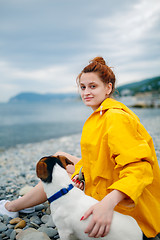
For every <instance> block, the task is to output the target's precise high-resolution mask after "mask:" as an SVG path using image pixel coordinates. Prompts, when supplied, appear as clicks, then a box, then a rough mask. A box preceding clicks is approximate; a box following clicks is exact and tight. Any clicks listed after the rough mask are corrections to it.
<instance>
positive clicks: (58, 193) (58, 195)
mask: <svg viewBox="0 0 160 240" xmlns="http://www.w3.org/2000/svg"><path fill="white" fill-rule="evenodd" d="M73 187H74V186H73V185H72V184H69V186H68V188H62V189H61V190H60V191H58V192H56V193H55V194H53V195H52V196H51V197H49V198H48V202H49V203H51V202H53V201H55V200H56V199H58V198H60V197H62V196H63V195H65V194H67V193H68V192H69V191H70V190H71V189H72V188H73Z"/></svg>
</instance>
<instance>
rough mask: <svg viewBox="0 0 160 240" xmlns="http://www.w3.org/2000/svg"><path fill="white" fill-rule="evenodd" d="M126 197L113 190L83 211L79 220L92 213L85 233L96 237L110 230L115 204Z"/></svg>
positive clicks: (104, 234)
mask: <svg viewBox="0 0 160 240" xmlns="http://www.w3.org/2000/svg"><path fill="white" fill-rule="evenodd" d="M126 197H127V196H126V194H124V193H122V192H120V191H118V190H113V191H112V192H110V193H109V194H108V195H107V196H105V197H104V198H103V199H102V200H101V201H100V202H98V203H97V204H95V205H94V206H92V207H91V208H90V209H89V210H88V211H87V212H85V214H84V216H83V217H82V218H81V220H85V219H86V218H88V217H89V216H90V215H92V218H91V221H90V223H89V225H88V226H87V228H86V229H85V233H88V236H89V237H96V238H98V237H104V236H106V235H107V234H108V232H109V230H110V226H111V222H112V217H113V211H114V208H115V206H116V205H117V204H118V203H119V202H121V201H122V200H123V199H124V198H126Z"/></svg>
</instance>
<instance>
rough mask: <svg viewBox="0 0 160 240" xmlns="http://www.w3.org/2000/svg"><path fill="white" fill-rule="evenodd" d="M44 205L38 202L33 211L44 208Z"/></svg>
mask: <svg viewBox="0 0 160 240" xmlns="http://www.w3.org/2000/svg"><path fill="white" fill-rule="evenodd" d="M44 208H45V207H44V205H43V204H39V205H37V206H35V211H36V212H38V211H42V209H44Z"/></svg>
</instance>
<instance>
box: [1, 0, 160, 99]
mask: <svg viewBox="0 0 160 240" xmlns="http://www.w3.org/2000/svg"><path fill="white" fill-rule="evenodd" d="M95 56H103V57H104V59H105V60H106V63H107V64H108V65H109V66H111V67H113V69H114V72H115V74H116V77H117V85H122V84H124V83H127V82H132V81H138V80H142V79H145V78H149V77H154V76H158V75H160V1H159V0H110V1H109V0H81V1H78V0H0V102H5V101H7V100H8V99H9V98H10V97H12V96H14V95H16V94H18V93H20V92H28V91H29V92H39V93H49V92H72V91H75V90H76V84H75V79H76V76H77V74H78V73H79V72H80V71H81V70H82V68H83V67H84V66H85V65H86V64H88V61H89V60H91V59H92V58H94V57H95Z"/></svg>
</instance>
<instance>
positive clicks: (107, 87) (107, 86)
mask: <svg viewBox="0 0 160 240" xmlns="http://www.w3.org/2000/svg"><path fill="white" fill-rule="evenodd" d="M111 92H112V83H111V82H109V83H107V84H106V95H110V94H111Z"/></svg>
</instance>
